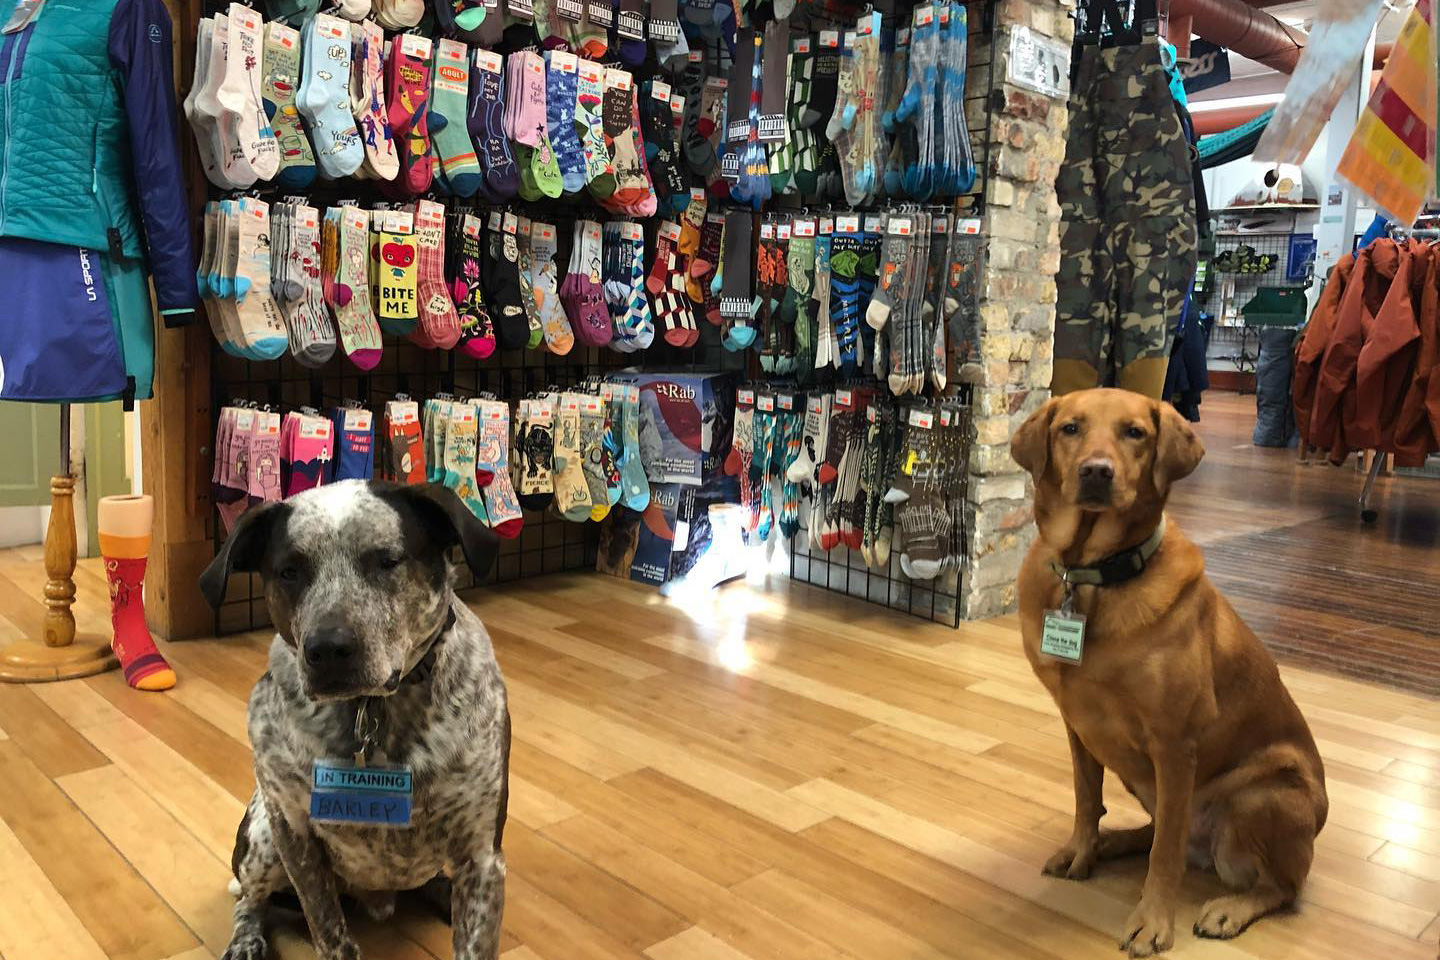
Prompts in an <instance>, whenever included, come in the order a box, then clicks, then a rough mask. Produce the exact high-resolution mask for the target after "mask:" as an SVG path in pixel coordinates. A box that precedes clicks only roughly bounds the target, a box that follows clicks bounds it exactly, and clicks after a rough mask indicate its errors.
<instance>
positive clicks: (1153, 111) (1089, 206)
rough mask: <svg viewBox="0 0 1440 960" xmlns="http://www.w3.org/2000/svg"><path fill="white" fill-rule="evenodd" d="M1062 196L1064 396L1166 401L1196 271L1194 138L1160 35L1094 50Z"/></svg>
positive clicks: (1080, 92)
mask: <svg viewBox="0 0 1440 960" xmlns="http://www.w3.org/2000/svg"><path fill="white" fill-rule="evenodd" d="M1055 189H1056V193H1057V194H1058V197H1059V200H1060V209H1061V215H1062V222H1061V225H1060V272H1059V274H1058V275H1057V276H1056V278H1055V281H1056V285H1057V287H1058V288H1059V299H1058V302H1057V305H1056V320H1055V376H1054V381H1053V383H1052V385H1051V389H1052V390H1053V392H1054V393H1056V394H1057V395H1058V394H1062V393H1069V392H1070V391H1072V390H1083V389H1085V388H1087V387H1104V386H1116V387H1123V388H1124V389H1126V390H1133V391H1135V392H1136V393H1143V394H1145V395H1147V396H1150V397H1154V398H1156V399H1157V400H1158V399H1159V398H1160V395H1161V393H1162V392H1163V390H1164V385H1165V368H1166V366H1167V365H1168V363H1169V361H1170V340H1169V335H1170V334H1169V331H1170V328H1171V326H1172V325H1173V323H1174V322H1175V320H1176V319H1178V318H1179V316H1180V311H1181V308H1182V307H1183V305H1184V303H1185V291H1186V290H1187V289H1188V288H1189V286H1190V284H1191V283H1192V281H1193V280H1194V277H1195V263H1196V256H1195V254H1196V235H1195V188H1194V182H1193V181H1192V179H1191V169H1190V144H1189V143H1188V142H1187V141H1186V139H1185V135H1184V132H1183V131H1182V130H1181V127H1180V117H1179V114H1178V113H1177V112H1176V109H1175V102H1174V101H1173V100H1172V99H1171V95H1170V89H1169V83H1168V81H1167V79H1166V76H1165V69H1164V67H1162V66H1161V65H1160V49H1159V47H1158V46H1157V45H1156V43H1155V41H1154V40H1148V41H1146V42H1144V43H1141V44H1140V45H1139V46H1127V47H1113V48H1110V49H1107V50H1102V49H1098V48H1095V47H1088V46H1087V47H1086V48H1085V50H1084V52H1083V55H1082V59H1081V61H1080V72H1079V75H1078V77H1077V78H1076V80H1075V86H1074V88H1073V89H1072V91H1071V93H1070V135H1069V141H1068V143H1067V144H1066V147H1065V164H1064V166H1062V167H1061V168H1060V175H1059V177H1058V179H1057V180H1056V184H1055Z"/></svg>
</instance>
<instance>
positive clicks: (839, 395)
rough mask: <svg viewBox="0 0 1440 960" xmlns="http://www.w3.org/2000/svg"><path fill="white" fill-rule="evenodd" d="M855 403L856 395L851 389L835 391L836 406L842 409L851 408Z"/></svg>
mask: <svg viewBox="0 0 1440 960" xmlns="http://www.w3.org/2000/svg"><path fill="white" fill-rule="evenodd" d="M854 405H855V396H854V394H852V393H851V392H850V391H849V390H836V391H835V406H837V407H840V408H841V409H842V410H849V409H850V408H851V407H853V406H854Z"/></svg>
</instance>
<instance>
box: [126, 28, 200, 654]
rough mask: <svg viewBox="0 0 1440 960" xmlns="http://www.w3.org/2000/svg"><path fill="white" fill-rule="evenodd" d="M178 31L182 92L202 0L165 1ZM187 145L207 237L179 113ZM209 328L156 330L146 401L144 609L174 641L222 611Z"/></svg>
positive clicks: (193, 194)
mask: <svg viewBox="0 0 1440 960" xmlns="http://www.w3.org/2000/svg"><path fill="white" fill-rule="evenodd" d="M165 5H166V7H168V8H169V10H170V18H171V21H172V23H173V24H174V36H175V50H176V57H175V80H176V82H175V89H176V91H177V96H176V100H177V102H178V101H179V100H181V99H183V97H184V95H185V92H186V90H187V89H188V87H189V83H190V77H191V76H192V75H193V73H194V64H195V35H196V31H197V30H198V28H199V22H200V7H201V3H200V0H166V3H165ZM179 129H180V149H181V153H182V162H183V165H184V166H183V169H184V171H185V181H186V185H187V188H188V191H189V194H190V200H191V207H192V209H193V211H194V212H195V214H196V216H195V217H193V218H192V224H191V229H192V233H193V234H194V236H195V238H196V241H197V243H196V247H195V249H196V251H197V252H198V251H199V249H200V246H199V242H198V241H199V233H200V231H199V225H200V222H201V218H200V214H201V213H202V212H203V210H204V205H205V174H204V171H203V170H202V169H201V167H200V158H199V156H198V155H197V153H196V151H195V142H194V140H193V138H192V137H191V136H190V127H189V124H188V123H186V122H185V119H184V118H183V117H181V118H180V128H179ZM210 395H211V390H210V331H209V329H208V328H207V327H206V326H205V322H204V320H203V319H202V320H201V321H200V323H198V324H196V325H193V326H189V327H184V328H181V329H177V330H166V329H163V328H162V329H160V330H158V331H157V333H156V337H155V399H153V400H146V401H142V402H141V403H140V404H139V405H138V406H139V409H140V451H141V452H140V460H141V476H142V485H143V487H144V490H145V492H146V493H148V494H150V495H151V496H152V497H154V498H155V528H154V536H153V540H152V543H153V546H152V548H151V556H150V569H149V571H148V574H147V577H146V591H145V608H146V613H147V615H148V619H149V622H150V629H151V630H152V631H153V632H154V633H156V634H157V635H159V636H162V637H167V638H169V639H172V640H179V639H187V638H192V637H201V636H208V635H210V634H212V633H214V623H215V621H214V614H213V613H212V612H211V610H210V607H209V605H208V604H207V603H206V602H205V598H204V597H202V596H201V595H200V589H199V586H198V584H197V580H198V578H199V576H200V571H202V570H204V569H205V565H206V564H208V563H209V562H210V558H211V556H212V555H213V554H214V549H213V545H212V541H211V536H210V532H209V521H210V518H211V516H212V512H211V504H210V452H211V451H210V447H211V444H212V443H213V442H214V438H213V434H212V429H211V411H210Z"/></svg>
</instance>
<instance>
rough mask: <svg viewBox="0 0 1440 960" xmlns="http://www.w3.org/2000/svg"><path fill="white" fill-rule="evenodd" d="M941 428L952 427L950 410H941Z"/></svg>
mask: <svg viewBox="0 0 1440 960" xmlns="http://www.w3.org/2000/svg"><path fill="white" fill-rule="evenodd" d="M940 426H942V427H948V426H950V410H949V409H948V408H942V409H941V410H940Z"/></svg>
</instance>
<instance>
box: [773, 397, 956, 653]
mask: <svg viewBox="0 0 1440 960" xmlns="http://www.w3.org/2000/svg"><path fill="white" fill-rule="evenodd" d="M947 400H948V401H949V402H951V403H952V404H953V403H954V402H955V401H959V403H960V415H961V416H962V418H963V420H962V423H963V426H962V428H961V436H962V438H963V441H964V442H963V445H962V447H961V449H960V451H959V459H960V462H961V463H962V464H966V463H969V460H970V442H971V439H972V436H971V431H972V430H973V427H972V425H971V422H970V408H969V404H970V401H971V395H970V389H969V388H968V387H964V386H962V387H960V388H959V389H958V390H957V391H956V392H955V393H954V394H952V395H951V396H949V397H947ZM908 409H909V404H904V403H902V404H900V405H899V410H900V418H899V419H900V422H901V423H904V422H905V420H906V416H907V413H906V412H907V411H908ZM965 493H966V491H965V486H964V484H963V482H962V485H961V486H960V487H959V488H958V489H954V490H950V491H947V497H948V498H949V499H951V500H954V499H959V500H960V501H961V504H962V509H960V510H956V511H952V517H954V518H955V519H956V520H957V521H959V522H961V523H963V522H964V521H965V520H966V519H968V516H969V515H970V513H971V511H969V510H967V509H964V500H965ZM815 504H816V501H815V499H814V497H813V496H809V495H805V497H804V499H803V500H802V501H801V510H800V531H799V532H798V533H797V534H796V535H795V538H794V540H792V541H791V542H790V544H789V551H790V579H792V580H796V581H798V582H800V583H808V584H810V585H811V586H815V587H820V588H822V589H825V590H833V591H834V592H836V593H843V594H845V595H846V596H850V597H856V598H858V599H861V600H866V601H868V602H870V603H875V604H879V605H880V606H882V607H888V608H889V609H891V610H895V611H898V612H901V613H906V614H909V615H910V616H912V617H919V618H920V619H922V620H929V621H931V622H932V623H942V624H948V625H949V626H951V627H959V626H960V620H961V617H962V615H963V610H962V609H961V604H960V586H961V584H962V582H963V581H962V577H964V575H965V573H966V569H967V568H966V567H965V566H961V567H958V568H948V567H947V568H946V569H944V570H942V571H941V572H940V574H939V575H938V576H937V577H936V578H935V579H933V580H912V579H911V578H910V577H908V576H906V575H905V572H904V570H902V569H901V567H900V546H901V545H900V542H899V541H900V535H899V524H898V523H897V524H896V526H895V531H896V532H895V535H894V540H895V544H894V546H893V548H892V549H891V551H890V562H889V563H888V564H886V565H885V566H884V567H883V568H880V569H875V568H872V567H870V566H867V565H866V563H865V560H864V558H863V557H861V556H860V552H859V551H858V550H851V549H850V548H849V547H846V546H845V545H844V544H839V545H837V546H836V547H834V548H833V549H831V550H825V549H823V548H821V547H819V546H817V545H816V544H814V543H813V542H812V541H811V538H810V528H811V526H812V518H813V515H814V509H815ZM969 536H970V531H969V528H968V526H966V527H964V528H963V529H961V530H960V531H959V542H960V543H961V544H962V549H961V550H960V556H961V558H962V561H963V559H964V558H965V557H968V555H969V550H968V549H967V548H966V547H965V546H963V545H968V543H969Z"/></svg>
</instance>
